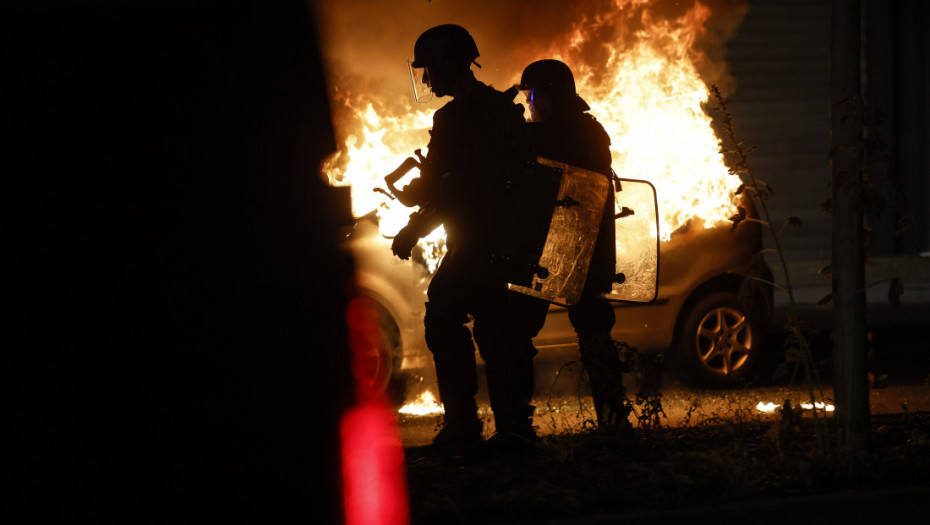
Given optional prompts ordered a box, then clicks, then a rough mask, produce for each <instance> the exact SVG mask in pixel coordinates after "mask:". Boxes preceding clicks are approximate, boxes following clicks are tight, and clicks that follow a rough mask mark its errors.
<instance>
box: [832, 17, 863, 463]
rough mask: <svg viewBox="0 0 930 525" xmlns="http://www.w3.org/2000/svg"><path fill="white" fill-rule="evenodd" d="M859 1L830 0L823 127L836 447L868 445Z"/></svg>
mask: <svg viewBox="0 0 930 525" xmlns="http://www.w3.org/2000/svg"><path fill="white" fill-rule="evenodd" d="M860 8H861V4H860V0H831V11H832V12H831V17H830V129H831V155H830V161H831V167H830V169H831V180H832V193H833V194H832V197H833V261H832V263H833V264H832V266H833V301H834V303H833V361H834V373H833V375H834V384H833V390H834V397H835V400H836V422H837V446H838V449H839V451H840V453H841V454H842V455H843V457H849V456H850V455H851V454H855V453H859V452H863V451H865V450H866V449H867V448H868V446H869V418H870V413H869V385H868V377H867V368H866V325H865V311H866V310H865V305H866V302H865V267H864V256H863V252H864V250H863V227H862V224H863V222H862V211H861V209H860V206H859V195H860V190H861V182H862V177H861V175H860V171H859V170H860V162H859V158H860V154H861V149H860V143H861V124H860V122H861V121H860V118H859V115H858V112H859V111H860V105H861V101H862V97H861V95H860V85H861V82H860V62H859V60H860V20H861V13H860Z"/></svg>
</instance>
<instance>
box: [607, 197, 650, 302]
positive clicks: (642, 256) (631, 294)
mask: <svg viewBox="0 0 930 525" xmlns="http://www.w3.org/2000/svg"><path fill="white" fill-rule="evenodd" d="M619 180H620V183H619V184H618V187H617V188H616V190H617V191H616V193H615V198H616V202H617V206H616V210H615V212H616V215H615V217H616V218H615V220H614V228H615V232H616V245H617V266H616V277H615V278H614V285H613V289H612V290H611V292H610V293H609V294H606V295H605V297H606V298H607V299H608V300H611V301H624V302H636V303H648V302H651V301H654V300H655V298H656V295H657V294H658V278H659V210H658V205H657V203H656V190H655V187H654V186H653V185H652V184H650V183H649V182H646V181H644V180H633V179H619Z"/></svg>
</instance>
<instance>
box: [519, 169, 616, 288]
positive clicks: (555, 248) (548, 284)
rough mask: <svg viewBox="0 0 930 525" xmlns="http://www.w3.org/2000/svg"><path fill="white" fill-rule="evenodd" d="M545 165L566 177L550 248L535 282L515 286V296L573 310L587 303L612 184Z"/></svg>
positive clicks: (588, 174)
mask: <svg viewBox="0 0 930 525" xmlns="http://www.w3.org/2000/svg"><path fill="white" fill-rule="evenodd" d="M537 162H538V163H539V164H540V165H543V166H548V167H550V168H552V169H555V170H558V171H560V172H561V180H560V183H559V189H558V194H557V196H556V199H555V206H554V208H553V211H552V219H551V221H550V223H549V230H548V233H547V235H546V241H545V245H544V246H543V249H542V254H541V256H540V257H539V263H538V264H537V268H536V271H535V272H534V275H533V276H532V282H530V283H527V285H523V284H521V283H514V282H513V281H511V282H510V283H509V284H508V285H507V286H508V288H510V289H511V290H513V291H516V292H519V293H523V294H526V295H531V296H533V297H538V298H540V299H543V300H546V301H550V302H554V303H559V304H564V305H572V304H575V303H576V302H578V300H579V299H580V298H581V291H582V289H583V288H584V283H585V279H586V277H587V275H588V267H589V266H590V263H591V255H592V254H593V253H594V244H595V242H596V241H597V233H598V230H599V228H600V223H601V216H602V213H603V210H604V203H605V202H606V200H607V196H608V194H609V192H610V182H609V181H608V179H607V177H605V176H604V175H603V174H601V173H597V172H594V171H589V170H585V169H582V168H579V167H577V166H572V165H569V164H564V163H561V162H556V161H552V160H549V159H545V158H542V157H540V158H537Z"/></svg>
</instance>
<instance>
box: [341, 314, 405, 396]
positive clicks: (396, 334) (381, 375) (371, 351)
mask: <svg viewBox="0 0 930 525" xmlns="http://www.w3.org/2000/svg"><path fill="white" fill-rule="evenodd" d="M362 299H363V300H364V301H365V306H366V310H367V311H368V313H369V315H371V316H372V317H373V318H372V319H371V322H372V323H373V324H374V325H375V326H374V328H375V330H374V333H373V334H372V337H371V338H370V339H368V338H366V340H365V341H360V342H359V343H360V344H358V346H357V349H356V351H357V354H356V355H355V357H354V358H353V369H354V372H353V374H354V375H355V379H356V381H357V382H359V384H360V386H361V387H362V388H363V389H364V390H365V391H367V392H370V393H372V394H377V395H380V394H384V393H386V392H388V390H389V387H390V386H391V383H392V379H394V378H395V377H396V376H397V371H398V370H399V368H400V329H399V328H398V326H397V322H396V321H395V320H394V318H393V317H392V316H391V314H390V312H388V310H387V309H386V308H385V307H384V306H383V305H382V304H381V303H380V302H378V301H377V300H375V299H373V298H371V297H367V296H362Z"/></svg>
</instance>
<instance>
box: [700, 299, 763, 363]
mask: <svg viewBox="0 0 930 525" xmlns="http://www.w3.org/2000/svg"><path fill="white" fill-rule="evenodd" d="M695 337H696V343H697V344H696V348H697V352H698V358H699V359H700V360H701V362H702V363H703V364H704V366H705V367H707V369H708V370H710V371H712V372H714V373H716V374H720V375H731V374H733V373H735V372H737V371H738V370H739V369H740V368H742V367H743V366H744V365H745V364H746V362H747V361H748V360H749V357H750V355H751V353H752V328H751V326H750V323H749V321H748V319H747V317H746V315H745V314H744V313H743V312H741V311H740V310H737V309H735V308H730V307H724V306H721V307H717V308H714V309H713V310H710V311H709V312H707V314H705V315H704V317H703V318H702V319H701V322H700V323H699V324H698V329H697V334H695Z"/></svg>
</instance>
